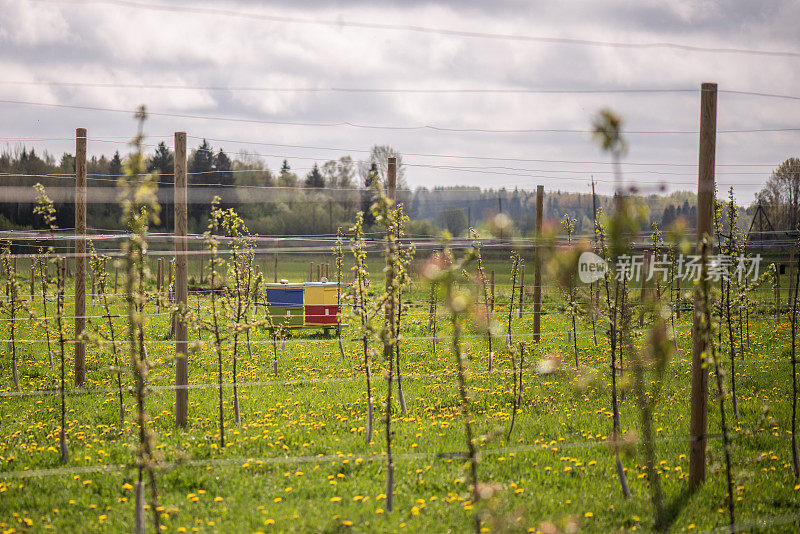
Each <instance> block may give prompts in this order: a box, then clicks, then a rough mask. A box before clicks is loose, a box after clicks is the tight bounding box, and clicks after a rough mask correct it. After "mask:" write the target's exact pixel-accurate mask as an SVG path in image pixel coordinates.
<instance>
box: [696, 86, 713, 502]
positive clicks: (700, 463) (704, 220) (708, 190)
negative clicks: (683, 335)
mask: <svg viewBox="0 0 800 534" xmlns="http://www.w3.org/2000/svg"><path fill="white" fill-rule="evenodd" d="M716 140H717V84H715V83H704V84H703V85H702V89H701V91H700V155H699V165H698V176H697V253H698V254H699V253H700V250H701V247H702V242H703V240H704V239H706V238H708V239H709V243H711V238H712V237H713V235H714V229H713V224H714V159H715V152H716ZM701 300H702V296H701V294H700V291H699V288H698V287H696V288H695V290H694V311H693V319H692V340H693V344H692V395H691V416H690V420H689V486H690V487H693V488H696V487H698V486H700V484H702V483H703V481H704V480H705V478H706V429H707V427H708V368H707V367H706V362H705V357H704V353H705V351H706V350H707V348H708V347H707V346H706V342H705V341H706V339H705V338H706V336H701V335H699V332H700V328H701V319H702V316H701V314H702V308H701Z"/></svg>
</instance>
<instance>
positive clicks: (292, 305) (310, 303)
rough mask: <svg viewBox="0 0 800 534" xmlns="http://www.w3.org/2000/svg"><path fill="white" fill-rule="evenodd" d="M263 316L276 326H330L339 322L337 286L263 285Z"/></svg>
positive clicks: (313, 284)
mask: <svg viewBox="0 0 800 534" xmlns="http://www.w3.org/2000/svg"><path fill="white" fill-rule="evenodd" d="M265 285H266V294H267V313H269V314H270V316H271V317H272V321H273V322H274V323H275V325H276V326H284V327H289V328H299V327H302V326H310V327H315V326H323V327H324V326H332V325H336V324H338V323H339V312H340V311H341V308H340V306H339V304H338V284H337V283H335V282H309V283H305V284H289V283H280V284H265Z"/></svg>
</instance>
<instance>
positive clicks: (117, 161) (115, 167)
mask: <svg viewBox="0 0 800 534" xmlns="http://www.w3.org/2000/svg"><path fill="white" fill-rule="evenodd" d="M108 174H109V175H110V176H119V175H120V174H122V158H120V157H119V150H117V151H116V152H114V157H113V158H111V162H110V163H109V164H108Z"/></svg>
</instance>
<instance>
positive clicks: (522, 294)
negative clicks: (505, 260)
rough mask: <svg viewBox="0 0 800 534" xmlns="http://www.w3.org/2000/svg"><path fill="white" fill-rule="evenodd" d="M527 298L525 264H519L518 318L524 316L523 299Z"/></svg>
mask: <svg viewBox="0 0 800 534" xmlns="http://www.w3.org/2000/svg"><path fill="white" fill-rule="evenodd" d="M524 299H525V264H524V263H523V264H522V265H520V266H519V304H518V306H517V319H519V318H521V317H522V301H523V300H524Z"/></svg>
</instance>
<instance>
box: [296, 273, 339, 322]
mask: <svg viewBox="0 0 800 534" xmlns="http://www.w3.org/2000/svg"><path fill="white" fill-rule="evenodd" d="M337 286H338V284H336V283H335V282H309V283H307V284H305V287H304V290H305V291H304V294H303V305H304V307H305V312H306V324H307V325H309V326H325V325H334V324H337V323H338V322H339V311H340V309H339V303H338V291H337V289H338V287H337Z"/></svg>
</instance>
